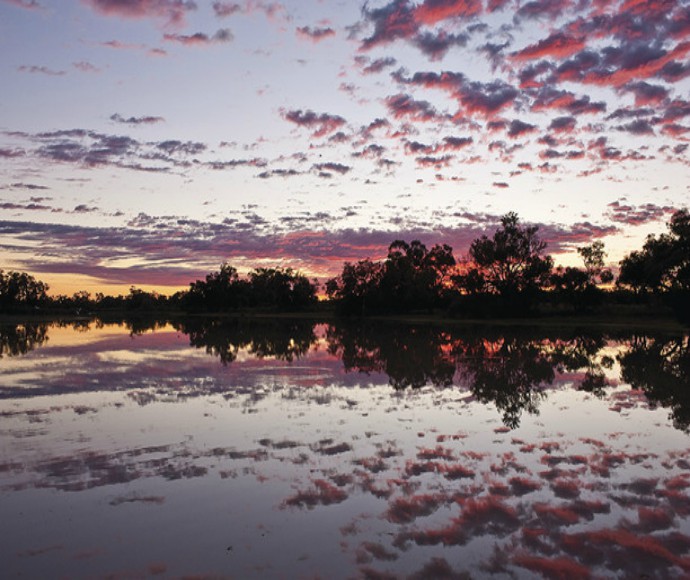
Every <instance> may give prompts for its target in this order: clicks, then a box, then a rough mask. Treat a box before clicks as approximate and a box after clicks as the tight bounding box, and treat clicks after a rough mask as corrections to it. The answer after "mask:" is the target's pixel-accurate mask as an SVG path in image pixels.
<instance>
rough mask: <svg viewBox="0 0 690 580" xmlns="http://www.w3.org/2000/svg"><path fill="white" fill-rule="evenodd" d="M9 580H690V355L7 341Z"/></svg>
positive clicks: (551, 342) (628, 340) (46, 328)
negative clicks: (105, 579)
mask: <svg viewBox="0 0 690 580" xmlns="http://www.w3.org/2000/svg"><path fill="white" fill-rule="evenodd" d="M0 353H1V355H2V358H1V359H0V379H1V380H0V416H1V417H2V418H1V420H0V517H1V520H2V528H3V534H2V535H3V540H2V543H1V544H0V562H2V574H1V575H2V576H3V577H7V578H15V577H20V576H21V577H25V578H59V577H69V578H101V577H109V578H148V577H166V578H180V577H190V578H239V579H248V578H372V579H385V578H470V577H472V578H477V577H480V578H481V577H485V576H489V575H493V577H495V578H540V577H545V578H588V577H590V576H591V577H606V578H608V577H619V578H630V577H651V578H674V577H680V576H688V575H690V436H689V428H690V339H689V337H688V335H687V334H684V335H674V334H669V335H654V334H650V333H644V332H643V333H631V332H624V331H620V332H610V333H598V334H597V333H592V332H591V331H590V332H584V331H577V330H567V329H562V330H560V331H556V330H550V329H522V330H520V329H516V328H512V329H511V328H497V327H491V326H487V327H484V328H479V327H473V328H467V327H463V326H459V325H449V326H442V325H424V324H400V323H393V322H381V321H376V322H374V321H371V322H366V323H364V322H363V323H351V324H340V323H337V324H336V323H329V324H312V323H311V322H308V321H303V320H300V321H292V320H287V319H276V320H272V321H261V320H250V319H247V320H242V319H223V320H213V319H208V320H207V319H203V318H197V319H190V320H184V321H173V322H165V321H163V322H157V323H152V322H148V321H132V322H129V323H127V324H106V323H101V322H74V323H51V324H41V323H26V324H19V325H4V326H2V327H0Z"/></svg>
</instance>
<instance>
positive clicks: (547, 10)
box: [515, 0, 572, 20]
mask: <svg viewBox="0 0 690 580" xmlns="http://www.w3.org/2000/svg"><path fill="white" fill-rule="evenodd" d="M571 5H572V0H533V1H532V2H526V3H524V4H522V5H521V6H520V7H519V8H518V9H517V11H516V13H515V18H516V19H517V20H521V19H527V20H532V19H538V18H539V19H541V18H548V19H554V18H558V17H559V16H561V14H563V12H565V11H566V10H567V9H568V8H569V7H570V6H571Z"/></svg>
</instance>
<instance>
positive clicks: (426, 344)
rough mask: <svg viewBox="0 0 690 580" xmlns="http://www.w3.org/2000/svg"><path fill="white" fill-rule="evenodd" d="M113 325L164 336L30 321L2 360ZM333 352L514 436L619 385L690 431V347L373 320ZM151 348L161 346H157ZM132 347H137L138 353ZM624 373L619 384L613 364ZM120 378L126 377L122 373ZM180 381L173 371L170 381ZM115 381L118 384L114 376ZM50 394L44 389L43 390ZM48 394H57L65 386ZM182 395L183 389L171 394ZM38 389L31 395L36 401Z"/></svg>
mask: <svg viewBox="0 0 690 580" xmlns="http://www.w3.org/2000/svg"><path fill="white" fill-rule="evenodd" d="M115 322H116V323H117V324H118V325H120V326H121V327H122V325H124V328H126V329H127V330H128V331H129V332H130V333H131V334H140V333H143V332H147V331H154V332H155V331H157V330H160V329H161V328H162V327H164V326H165V324H169V323H167V322H165V321H161V320H155V319H145V318H142V319H132V320H126V321H123V320H117V321H103V322H101V321H88V320H81V321H76V322H75V321H69V322H67V321H61V322H53V323H41V322H27V323H24V324H5V325H2V326H0V357H2V356H20V355H25V354H27V353H29V352H30V351H32V350H33V349H35V348H37V347H38V346H41V345H44V344H45V343H46V342H47V340H48V336H49V333H50V329H51V328H54V327H65V326H68V327H71V328H73V329H74V330H75V331H78V332H87V331H89V330H90V329H91V328H92V326H93V325H95V326H96V327H100V326H102V325H103V324H104V323H105V324H108V323H115ZM172 325H173V326H174V327H175V328H176V330H178V331H180V332H182V333H185V334H187V335H188V337H189V344H190V345H191V346H193V347H196V348H199V349H204V350H205V351H206V352H207V353H208V354H209V355H211V356H213V357H215V358H217V359H219V360H220V362H221V363H222V364H223V365H227V364H230V363H232V362H233V361H235V360H236V359H237V357H238V355H239V353H240V352H243V357H244V358H255V359H266V358H274V359H278V360H282V361H287V362H291V361H294V360H296V359H298V358H301V357H305V356H306V355H307V354H308V352H309V350H310V349H311V348H312V347H315V346H316V345H317V340H318V339H317V331H316V327H315V326H314V324H313V322H311V321H307V320H294V319H274V320H263V319H261V320H260V319H256V318H241V317H240V318H203V317H199V318H187V319H182V320H177V321H175V322H173V323H172ZM325 338H326V343H327V350H328V353H329V354H330V355H332V356H334V357H337V358H339V359H340V360H341V361H342V365H343V367H344V369H345V371H346V372H361V373H366V374H379V375H383V376H385V377H387V380H388V382H389V384H390V385H391V386H392V387H393V388H395V389H396V390H403V389H408V388H409V389H418V388H420V387H424V386H426V385H432V386H436V387H450V386H453V385H455V386H457V387H459V388H461V389H466V390H468V391H469V392H470V393H471V394H472V395H473V396H474V397H475V398H476V399H477V400H479V401H480V402H482V403H485V404H486V403H491V404H493V405H495V406H496V408H497V410H498V412H499V413H500V414H501V416H502V419H503V422H504V424H505V425H506V426H507V427H510V428H516V427H518V426H519V424H520V420H521V417H522V415H523V413H529V414H537V413H538V412H539V406H540V403H541V401H542V400H543V399H545V397H546V395H547V393H548V389H549V388H553V386H554V385H559V386H560V385H563V386H568V387H570V386H572V387H574V388H577V389H578V390H581V391H585V392H588V393H591V394H593V395H595V396H597V397H602V398H603V397H605V396H606V395H607V388H608V387H609V386H610V385H611V384H617V383H618V378H620V380H621V381H622V382H623V383H626V384H629V385H630V386H631V387H632V388H634V389H639V390H641V391H643V392H644V393H645V395H646V397H647V399H648V400H649V401H650V403H651V404H653V405H660V406H664V407H668V408H670V410H671V419H672V420H673V423H674V425H675V426H676V427H677V428H678V429H682V430H684V431H686V432H687V431H690V338H689V337H688V336H687V335H686V336H681V337H675V338H669V337H651V336H635V337H632V338H630V335H620V336H612V335H604V334H602V333H590V332H579V331H578V332H575V331H573V332H571V333H570V334H564V333H563V332H553V331H552V332H550V333H547V332H545V331H543V330H516V328H515V327H512V328H509V329H506V328H499V327H495V326H492V327H490V328H489V329H487V328H475V329H469V328H467V327H461V326H450V327H448V326H446V327H442V326H438V325H432V324H400V323H393V322H390V321H385V322H376V321H372V320H367V321H360V322H358V323H347V324H343V323H337V324H329V325H326V326H325ZM152 344H154V345H155V344H157V343H156V342H155V341H154V342H153V343H152ZM132 348H134V347H132ZM616 363H618V364H619V365H620V377H618V376H615V375H614V365H616ZM147 364H149V365H153V367H150V366H149V367H137V366H136V365H133V366H132V369H131V373H130V375H131V376H129V377H128V378H127V380H125V378H123V377H122V376H121V375H120V374H118V375H117V376H118V380H117V384H118V388H120V387H121V386H122V385H123V384H131V385H139V384H141V381H142V377H144V378H145V377H147V376H148V373H151V372H152V371H151V368H153V369H154V370H155V371H156V372H162V373H163V374H162V376H165V377H167V376H168V374H169V373H170V371H171V369H170V368H168V367H167V366H166V368H165V369H164V370H165V372H163V371H161V370H160V369H158V367H157V366H156V363H155V361H154V362H151V361H150V360H149V362H147ZM111 371H112V369H110V368H108V367H107V365H103V367H102V368H94V369H93V372H94V373H98V372H101V373H102V374H103V376H102V377H101V378H100V379H99V380H97V381H95V382H93V383H88V388H89V389H101V388H108V387H107V385H108V384H109V382H108V378H109V377H110V375H109V374H108V373H110V372H111ZM118 372H120V371H118ZM173 374H174V372H173ZM113 376H114V375H113ZM46 388H48V387H46ZM51 388H54V389H56V390H57V391H60V390H61V389H62V388H63V387H62V385H60V386H57V385H55V386H53V387H51ZM175 388H176V389H178V390H179V386H176V387H175ZM37 392H38V390H37V389H34V390H33V391H32V394H33V395H35V394H36V393H37Z"/></svg>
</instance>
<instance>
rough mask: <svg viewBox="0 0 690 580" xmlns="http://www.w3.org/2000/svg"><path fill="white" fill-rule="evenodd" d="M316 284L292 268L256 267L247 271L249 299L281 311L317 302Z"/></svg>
mask: <svg viewBox="0 0 690 580" xmlns="http://www.w3.org/2000/svg"><path fill="white" fill-rule="evenodd" d="M317 289H318V285H317V284H316V282H311V281H310V280H309V279H308V278H307V277H306V276H303V275H301V274H298V273H296V272H294V271H293V270H292V268H257V269H256V270H252V271H251V272H250V273H249V290H250V297H251V301H252V303H253V304H254V305H256V306H264V307H272V308H277V309H278V310H282V311H296V310H305V309H307V308H309V307H310V306H313V305H314V304H316V302H317V298H316V292H317Z"/></svg>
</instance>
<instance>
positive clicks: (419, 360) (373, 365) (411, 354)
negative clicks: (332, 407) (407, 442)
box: [326, 323, 455, 389]
mask: <svg viewBox="0 0 690 580" xmlns="http://www.w3.org/2000/svg"><path fill="white" fill-rule="evenodd" d="M326 338H327V340H328V351H329V352H330V353H331V354H333V355H336V356H338V357H339V358H341V359H342V361H343V366H344V367H345V370H346V371H347V372H349V371H359V372H364V373H373V372H377V373H385V374H387V375H388V380H389V382H390V384H391V385H392V386H393V387H394V388H395V389H406V388H408V387H410V388H419V387H423V386H424V385H427V384H432V385H435V386H441V387H445V386H448V385H451V384H452V383H453V376H454V375H455V360H454V357H453V354H452V352H451V348H450V347H451V339H450V335H449V334H448V333H446V332H444V331H442V330H440V329H439V328H436V327H432V326H402V325H393V324H391V325H389V324H384V325H381V326H379V327H374V326H372V325H371V324H366V323H363V324H361V325H343V326H340V325H338V326H330V327H329V328H328V332H327V335H326Z"/></svg>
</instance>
